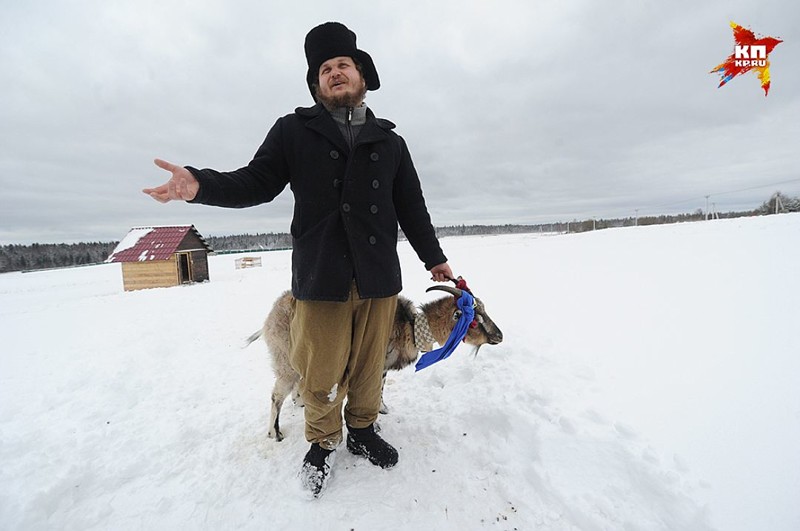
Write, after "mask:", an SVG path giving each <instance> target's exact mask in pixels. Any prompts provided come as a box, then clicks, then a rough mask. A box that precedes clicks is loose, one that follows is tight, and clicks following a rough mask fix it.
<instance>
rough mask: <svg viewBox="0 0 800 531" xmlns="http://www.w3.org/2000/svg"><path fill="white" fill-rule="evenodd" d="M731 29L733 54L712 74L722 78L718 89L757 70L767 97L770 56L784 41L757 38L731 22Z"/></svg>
mask: <svg viewBox="0 0 800 531" xmlns="http://www.w3.org/2000/svg"><path fill="white" fill-rule="evenodd" d="M731 28H733V40H734V42H735V45H734V48H733V53H732V54H731V55H729V56H728V58H727V59H725V62H723V63H720V64H719V65H717V67H716V68H714V70H712V71H711V72H710V73H711V74H714V73H719V75H720V76H721V77H722V81H720V82H719V85H718V86H717V88H719V87H721V86H722V85H724V84H725V83H727V82H728V81H730V80H731V79H733V78H735V77H736V76H738V75H739V74H745V73H747V72H749V71H750V70H755V71H756V74H757V75H758V79H760V80H761V88H763V89H764V97H766V96H767V94H768V93H769V59H768V58H769V54H770V53H772V50H774V49H775V47H776V46H777V45H778V44H780V43H782V42H783V41H782V40H780V39H776V38H774V37H761V38H756V34H755V33H753V32H752V31H750V30H749V29H745V28H743V27H742V26H740V25H739V24H737V23H735V22H731Z"/></svg>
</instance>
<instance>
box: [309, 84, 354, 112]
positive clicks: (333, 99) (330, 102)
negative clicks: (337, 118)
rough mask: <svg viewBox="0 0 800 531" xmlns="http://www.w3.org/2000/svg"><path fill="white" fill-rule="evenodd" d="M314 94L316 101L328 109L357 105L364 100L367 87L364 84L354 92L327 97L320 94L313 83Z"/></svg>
mask: <svg viewBox="0 0 800 531" xmlns="http://www.w3.org/2000/svg"><path fill="white" fill-rule="evenodd" d="M314 94H315V95H316V97H317V101H318V102H320V103H322V105H324V106H325V108H326V109H328V110H329V111H330V110H333V109H338V108H340V107H358V106H359V105H361V104H362V103H363V102H364V97H365V96H366V95H367V87H366V85H362V88H361V90H360V91H358V93H355V94H350V93H346V94H340V95H338V96H330V97H327V96H325V95H323V94H322V91H321V90H320V89H319V86H318V85H314Z"/></svg>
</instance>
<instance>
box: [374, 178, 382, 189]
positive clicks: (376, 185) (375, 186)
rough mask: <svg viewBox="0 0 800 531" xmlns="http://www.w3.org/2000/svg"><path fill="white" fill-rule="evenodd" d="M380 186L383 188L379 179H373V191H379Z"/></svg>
mask: <svg viewBox="0 0 800 531" xmlns="http://www.w3.org/2000/svg"><path fill="white" fill-rule="evenodd" d="M380 186H381V183H380V181H379V180H378V179H373V181H372V189H373V190H377V189H378V188H380Z"/></svg>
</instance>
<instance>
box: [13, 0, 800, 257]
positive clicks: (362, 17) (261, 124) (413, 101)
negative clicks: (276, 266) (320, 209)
mask: <svg viewBox="0 0 800 531" xmlns="http://www.w3.org/2000/svg"><path fill="white" fill-rule="evenodd" d="M45 7H46V9H45ZM799 12H800V8H798V7H797V6H795V5H794V4H793V3H791V2H788V1H786V0H785V1H775V2H758V3H756V2H746V1H740V2H738V3H733V4H731V3H727V2H722V1H721V0H719V1H717V2H712V3H706V4H703V5H695V4H694V3H689V2H678V3H673V4H663V3H657V2H625V3H610V2H600V3H596V2H575V3H572V2H571V3H569V4H568V5H563V4H558V3H555V2H521V1H520V2H513V1H499V2H492V3H486V2H480V3H479V2H473V3H466V4H464V3H463V2H454V1H449V0H448V1H443V2H436V3H433V4H430V3H428V4H423V3H421V2H420V3H416V2H410V3H407V4H403V8H402V9H400V8H398V6H397V4H396V3H390V2H374V3H370V4H369V5H368V6H366V5H365V4H363V3H359V2H337V3H336V5H331V4H328V3H323V2H306V3H303V4H298V3H284V4H279V5H268V4H265V3H258V2H235V3H233V2H231V3H229V2H217V1H202V2H195V3H192V4H191V6H189V5H187V4H184V3H180V2H156V1H147V2H112V3H109V2H99V1H98V2H80V3H74V4H59V3H56V4H44V3H37V2H32V3H20V4H15V5H13V6H9V8H8V9H7V13H5V16H4V18H3V21H2V22H0V24H2V26H0V30H2V31H1V32H0V34H2V36H0V45H1V46H0V59H1V60H2V63H3V65H4V69H5V70H4V75H5V76H7V78H8V81H7V82H4V83H2V84H0V98H2V101H4V102H5V103H6V104H4V105H3V106H2V108H0V120H2V123H3V124H4V126H3V128H2V130H0V179H2V185H3V189H4V193H3V194H2V196H0V221H1V222H0V242H3V243H11V242H31V241H43V240H48V241H80V240H98V239H100V240H109V239H117V238H119V237H121V235H123V234H124V233H125V232H126V231H127V230H128V228H129V227H130V226H133V225H136V224H164V223H170V222H173V221H170V220H176V218H181V219H180V222H192V223H195V224H196V225H197V226H198V228H200V229H201V230H202V231H205V233H206V234H229V233H235V232H260V231H286V230H288V226H289V220H290V217H291V197H290V194H289V192H288V191H287V192H284V195H282V196H281V197H280V199H279V200H278V201H277V203H275V204H271V205H266V206H262V207H258V208H257V209H251V210H246V211H230V210H222V209H212V208H206V207H197V206H194V205H175V204H170V205H167V206H164V205H160V204H155V203H154V202H152V200H150V199H149V198H147V197H146V196H144V195H143V194H141V193H140V192H139V190H140V189H141V188H144V187H147V186H153V185H156V184H160V182H162V181H163V180H165V179H166V175H165V174H164V173H163V172H162V171H161V170H158V169H157V168H156V167H155V166H153V165H152V159H153V158H154V157H161V158H165V159H167V160H170V161H172V162H175V163H179V164H191V165H194V166H199V167H214V168H217V169H220V170H229V169H235V168H237V167H240V166H242V165H244V164H246V163H247V162H248V161H249V159H250V157H251V156H252V155H253V153H254V152H255V150H256V149H257V147H258V145H259V144H260V142H261V141H262V140H263V138H264V136H265V135H266V132H267V130H268V129H269V127H271V125H272V124H273V123H274V122H275V120H276V119H277V118H278V117H279V116H282V115H284V114H287V113H289V112H292V110H293V109H294V108H295V107H297V106H299V105H310V104H311V98H310V95H309V94H308V91H307V88H306V86H305V82H304V77H305V71H306V64H305V58H304V56H303V49H302V44H303V38H304V36H305V33H306V32H307V31H308V29H310V28H311V27H313V26H314V25H316V24H318V23H320V22H323V21H326V20H342V21H344V22H345V23H347V24H348V25H349V26H350V27H352V28H353V29H354V30H355V31H356V32H357V33H358V42H359V45H360V46H361V47H362V48H363V49H365V50H367V51H368V52H369V53H370V54H372V56H373V58H374V59H375V62H376V65H377V68H378V71H379V73H380V76H381V81H382V87H381V89H380V90H379V91H376V92H375V93H370V94H369V95H368V100H367V101H368V104H369V105H370V106H371V107H372V108H373V109H374V110H375V112H376V113H377V114H378V115H379V116H384V117H386V118H389V119H391V120H393V121H395V122H396V123H397V124H398V129H397V130H398V132H399V133H400V134H402V135H403V136H404V138H406V140H407V142H408V144H409V146H410V148H411V151H412V156H413V158H414V161H415V163H416V166H417V170H418V172H419V173H420V176H421V178H422V181H423V187H424V189H425V194H426V198H427V199H428V203H429V209H430V211H431V214H432V217H433V219H434V222H435V223H436V224H442V225H443V224H461V223H465V224H470V223H517V222H548V221H560V220H565V219H572V218H574V217H591V216H594V215H600V216H603V215H620V216H622V215H633V214H632V211H633V210H635V209H641V210H647V209H652V208H656V207H657V208H664V209H665V210H670V209H672V208H674V211H684V210H694V209H695V208H698V207H702V206H704V201H705V199H704V195H706V194H720V196H719V198H720V204H718V208H721V209H723V210H724V209H726V208H731V209H740V208H752V207H755V206H757V205H758V204H759V203H760V202H761V201H763V200H764V199H766V197H768V196H769V194H771V193H772V192H774V191H775V190H773V189H772V184H773V183H778V182H784V181H789V180H791V179H792V178H800V176H798V175H797V173H796V170H795V166H796V165H794V163H793V157H794V154H793V153H794V150H795V148H794V147H793V146H794V142H795V140H796V138H798V125H797V124H798V123H800V100H799V98H798V96H797V94H799V93H800V91H798V90H797V89H798V86H800V78H799V77H798V76H800V74H798V73H797V71H796V69H792V68H790V67H789V65H793V64H796V63H797V62H798V61H797V59H798V44H797V43H800V35H799V34H798V30H797V28H795V27H794V25H790V24H788V22H787V21H789V20H795V19H796V18H797V15H798V14H800V13H799ZM731 18H735V19H736V21H737V22H739V23H741V24H744V25H746V26H749V27H751V28H752V29H753V30H754V31H756V32H757V33H761V32H763V33H767V34H770V35H775V36H778V37H780V38H782V39H783V40H784V42H783V43H782V44H781V45H780V46H778V48H776V50H775V51H774V52H773V55H772V56H771V60H772V64H773V66H772V79H773V83H772V89H771V90H770V94H769V97H768V98H764V96H763V92H762V91H761V90H760V88H759V85H758V81H757V80H756V79H755V77H754V76H742V77H741V78H737V79H736V80H735V81H734V82H731V83H729V84H728V85H726V86H725V87H723V88H721V89H716V85H717V83H718V80H717V79H716V78H715V77H714V76H713V75H710V74H709V71H710V70H711V68H713V66H715V65H716V64H717V63H718V62H719V60H720V59H722V58H724V57H725V56H727V55H728V54H729V53H730V50H731V48H732V46H733V44H732V43H733V39H732V35H731V33H730V28H729V26H728V21H729V20H730V19H731ZM751 77H752V79H751ZM742 189H750V190H749V191H748V192H746V193H745V192H743V193H740V194H729V195H725V194H724V193H725V192H728V191H731V190H742ZM782 191H783V192H785V193H790V194H791V193H795V194H796V195H797V194H800V181H798V183H797V184H791V183H790V184H789V185H788V186H783V187H782ZM687 200H692V201H693V202H692V201H689V202H688V203H686V201H687ZM673 203H674V204H675V205H674V206H670V205H672V204H673ZM662 205H667V206H666V207H663V206H662ZM654 213H655V212H654ZM176 222H177V221H176Z"/></svg>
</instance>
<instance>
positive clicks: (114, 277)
mask: <svg viewBox="0 0 800 531" xmlns="http://www.w3.org/2000/svg"><path fill="white" fill-rule="evenodd" d="M798 234H800V215H797V214H794V215H780V216H769V217H763V218H750V219H740V220H723V221H713V222H706V223H691V224H681V225H667V226H657V227H638V228H628V229H615V230H605V231H597V232H593V233H585V234H573V235H558V236H546V235H515V236H494V237H466V238H448V239H445V240H443V246H444V248H445V252H446V253H447V254H448V256H449V257H450V263H451V264H452V265H453V267H454V269H455V271H456V272H457V273H459V274H462V275H464V276H465V277H466V278H467V279H468V280H469V283H470V285H471V286H472V287H473V289H474V290H475V292H476V294H477V295H478V296H480V297H481V298H482V299H483V301H484V302H485V304H486V306H487V309H488V310H489V312H490V314H491V315H492V316H493V317H494V319H495V320H496V322H497V323H498V324H499V326H500V327H501V328H502V330H503V332H504V334H505V341H504V342H503V343H502V344H501V345H498V346H495V347H484V349H482V350H481V352H480V355H479V356H478V357H477V358H472V357H470V356H469V355H468V349H467V348H464V347H462V348H461V349H459V350H458V351H457V352H456V354H455V355H454V356H453V357H451V358H450V359H448V360H446V361H444V362H442V363H439V364H437V365H435V366H433V367H431V368H428V369H425V370H424V371H422V372H420V373H414V372H413V370H412V368H409V369H407V370H404V371H401V372H397V373H393V374H392V375H391V378H390V381H389V385H388V386H387V392H386V394H387V396H386V400H387V402H388V403H389V405H390V406H391V407H392V412H391V414H390V415H387V416H384V417H382V420H381V422H382V426H383V430H384V431H383V434H384V435H385V437H386V438H387V439H388V440H389V441H391V442H392V443H393V444H394V445H395V446H397V447H398V449H399V450H400V463H399V464H398V466H397V467H396V468H395V469H392V470H388V471H385V470H379V469H376V468H374V467H372V466H371V465H370V464H369V463H367V462H366V461H364V460H362V459H358V458H355V457H353V456H351V455H349V454H348V453H347V451H346V450H340V451H339V452H337V454H338V457H337V460H336V464H335V468H334V474H333V476H332V478H331V482H330V485H329V488H328V490H327V492H326V494H325V496H324V497H323V498H321V499H319V500H314V501H310V500H307V499H306V498H305V497H304V495H303V493H302V492H301V491H300V489H299V485H298V481H297V479H296V472H297V470H298V468H299V464H300V461H301V459H302V456H303V454H304V453H305V451H306V448H307V445H306V443H305V441H304V440H303V436H302V410H299V409H297V408H295V407H293V406H292V405H291V404H290V403H287V405H286V407H285V409H284V411H285V413H284V417H283V427H284V431H285V433H286V435H287V439H286V440H285V441H283V442H281V443H276V442H275V441H273V440H270V439H268V438H267V418H268V403H267V401H268V394H269V392H270V390H271V386H272V377H271V372H270V366H269V361H268V358H267V355H266V352H265V347H264V346H263V344H261V343H257V344H254V345H252V346H250V347H248V348H246V349H242V348H241V346H242V344H243V341H244V339H245V338H246V337H247V336H248V335H249V334H250V333H251V332H253V331H255V330H256V329H258V327H259V326H260V324H261V320H262V318H263V317H264V316H265V315H266V312H267V310H268V308H269V306H270V304H271V301H272V300H273V299H274V298H275V297H276V296H277V295H278V294H279V293H280V292H282V291H283V290H284V289H286V288H287V287H288V285H289V275H290V272H289V257H290V254H289V253H288V252H272V253H261V254H260V256H261V258H262V261H263V267H261V268H256V269H249V270H235V268H234V264H233V261H234V259H235V256H220V257H212V258H211V261H210V265H211V282H209V283H206V284H203V285H195V286H188V287H181V288H167V289H155V290H146V291H139V292H130V293H125V292H123V291H122V279H121V272H120V268H119V265H118V264H108V265H102V266H94V267H88V268H82V269H71V270H61V271H48V272H38V273H28V274H21V273H11V274H5V275H0V337H2V341H1V342H0V344H2V346H1V347H0V349H2V353H1V354H0V528H2V529H8V530H17V529H19V530H22V529H24V530H30V529H81V530H83V529H114V530H118V529H178V528H181V529H237V528H245V529H314V528H316V529H343V530H348V529H356V530H374V529H392V530H395V529H413V530H418V529H426V530H427V529H437V530H463V529H498V530H500V529H587V530H591V529H641V530H656V529H670V530H677V529H679V530H687V529H714V528H716V529H722V530H729V529H731V530H739V529H741V530H753V529H770V530H790V529H800V508H798V505H797V500H798V499H800V451H798V443H799V442H800V386H798V384H797V378H798V374H800V348H799V347H798V342H797V338H796V333H797V332H796V330H797V319H798V317H797V316H798V309H797V301H798V300H800V275H798V268H799V267H800V265H799V264H800V246H798V239H797V238H798ZM401 257H402V260H403V263H404V271H405V290H404V294H405V295H406V296H408V297H409V298H412V299H414V300H417V301H420V302H422V301H424V300H428V299H429V298H433V297H434V296H435V295H432V294H425V293H424V290H425V288H426V287H427V286H428V285H429V282H428V280H427V277H426V275H425V272H424V271H423V270H422V267H421V265H419V264H418V262H417V261H416V259H415V258H414V256H413V254H412V252H411V251H410V249H409V248H408V247H407V246H406V245H405V244H402V245H401Z"/></svg>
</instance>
